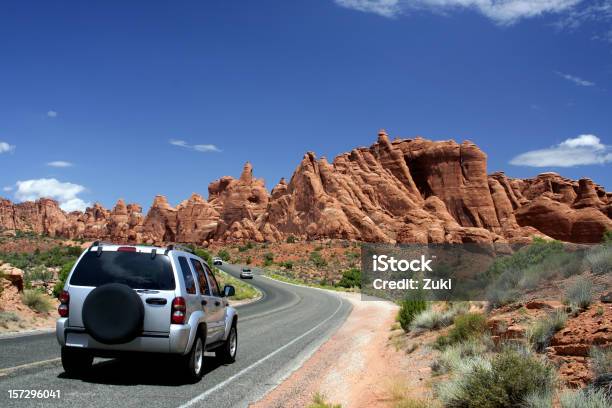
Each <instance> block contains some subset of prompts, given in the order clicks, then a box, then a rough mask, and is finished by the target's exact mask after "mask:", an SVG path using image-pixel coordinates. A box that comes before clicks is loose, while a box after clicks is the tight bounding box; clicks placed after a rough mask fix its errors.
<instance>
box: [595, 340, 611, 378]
mask: <svg viewBox="0 0 612 408" xmlns="http://www.w3.org/2000/svg"><path fill="white" fill-rule="evenodd" d="M590 355H591V358H592V362H591V366H592V367H593V373H594V374H595V377H599V376H600V375H603V374H609V373H612V347H608V348H600V347H593V348H592V349H591V352H590Z"/></svg>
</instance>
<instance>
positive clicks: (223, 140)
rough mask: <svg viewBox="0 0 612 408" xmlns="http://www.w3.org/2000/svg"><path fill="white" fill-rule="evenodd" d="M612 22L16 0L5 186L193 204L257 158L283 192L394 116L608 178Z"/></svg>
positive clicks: (495, 5)
mask: <svg viewBox="0 0 612 408" xmlns="http://www.w3.org/2000/svg"><path fill="white" fill-rule="evenodd" d="M127 3H129V4H127ZM611 23H612V0H603V1H580V0H547V1H540V0H335V1H334V0H309V1H301V2H298V1H295V2H294V1H286V0H276V1H272V0H258V1H256V2H255V1H232V0H223V1H205V2H202V1H184V2H157V1H147V2H140V3H138V2H114V1H106V2H98V3H97V4H91V2H88V3H87V4H85V3H83V2H68V1H60V2H48V1H45V2H43V1H40V2H30V1H22V2H12V4H4V5H3V6H2V12H1V13H0V57H1V61H2V62H1V67H2V68H1V70H0V73H1V75H0V90H1V91H0V188H3V190H4V191H0V196H5V197H7V198H10V199H12V200H16V201H19V200H25V199H31V198H35V197H37V196H40V195H51V196H53V197H55V198H57V199H59V200H60V201H61V202H62V204H63V206H64V208H67V209H73V208H80V207H82V206H83V205H85V204H87V203H91V202H95V201H99V202H101V203H103V204H104V205H105V206H112V205H113V204H114V202H115V201H116V200H117V199H118V198H120V197H121V198H124V199H126V200H127V201H129V202H138V203H140V204H142V205H143V206H144V207H145V208H146V207H148V206H149V205H150V203H151V201H152V199H153V196H154V195H155V194H164V195H166V196H168V198H169V200H170V202H171V203H172V204H178V202H180V201H181V200H182V199H185V198H187V197H188V196H189V195H190V194H191V193H192V192H199V193H201V194H203V195H204V196H207V187H208V184H209V183H210V182H211V181H213V180H214V179H217V178H219V177H220V176H223V175H234V176H238V175H239V174H240V171H241V169H242V165H243V163H244V162H245V161H247V160H249V161H251V162H252V163H253V166H254V171H255V175H256V176H258V177H263V178H264V179H265V180H266V183H267V186H268V188H271V187H273V186H274V184H276V183H277V182H278V180H279V179H280V177H282V176H284V177H290V176H291V174H292V172H293V170H294V168H295V167H296V166H297V164H298V163H299V161H300V160H301V158H302V156H303V154H304V153H305V152H306V151H315V152H316V153H317V154H318V155H319V156H323V155H324V156H327V157H329V158H332V157H334V156H335V155H337V154H339V153H342V152H344V151H348V150H350V149H351V148H352V147H355V146H364V145H370V144H371V143H373V142H374V141H375V138H376V133H377V131H378V129H380V128H385V129H387V131H388V132H389V134H390V135H391V136H392V137H395V136H400V137H412V136H416V135H421V136H423V137H427V138H431V139H435V140H446V139H451V138H452V139H455V140H457V141H461V140H464V139H469V140H472V141H474V142H475V143H477V144H478V145H479V146H480V147H481V148H482V149H483V150H484V151H485V152H487V154H488V156H489V166H488V167H489V172H493V171H497V170H503V171H505V172H506V173H507V174H508V175H510V176H514V177H530V176H534V175H536V174H538V173H540V172H543V171H557V172H559V173H561V174H562V175H564V176H567V177H571V178H579V177H581V176H588V177H591V178H593V179H594V180H595V182H597V183H599V184H602V185H604V186H606V187H607V188H608V189H609V188H610V187H611V186H612V176H611V172H610V167H611V166H610V164H611V162H612V153H611V150H610V146H609V145H610V144H612V121H611V120H610V118H611V117H612V115H611V112H612V99H611V89H610V84H611V81H610V80H611V79H612V24H611ZM171 142H172V143H171ZM534 166H543V167H534ZM53 180H55V181H53Z"/></svg>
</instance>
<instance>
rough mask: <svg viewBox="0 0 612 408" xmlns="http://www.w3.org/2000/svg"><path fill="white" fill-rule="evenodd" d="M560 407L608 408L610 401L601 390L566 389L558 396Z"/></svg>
mask: <svg viewBox="0 0 612 408" xmlns="http://www.w3.org/2000/svg"><path fill="white" fill-rule="evenodd" d="M559 402H560V403H561V408H609V407H610V401H609V400H608V399H607V398H606V395H605V393H604V392H603V391H601V390H593V389H585V390H580V391H566V392H564V393H562V394H561V395H560V397H559Z"/></svg>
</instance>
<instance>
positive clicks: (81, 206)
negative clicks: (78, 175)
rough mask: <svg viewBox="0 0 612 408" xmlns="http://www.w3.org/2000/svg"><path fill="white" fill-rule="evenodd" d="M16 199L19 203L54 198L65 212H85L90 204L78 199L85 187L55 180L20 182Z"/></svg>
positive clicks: (17, 185) (17, 184) (43, 179)
mask: <svg viewBox="0 0 612 408" xmlns="http://www.w3.org/2000/svg"><path fill="white" fill-rule="evenodd" d="M15 185H16V187H17V190H16V191H15V198H16V199H17V200H19V201H34V200H37V199H39V198H41V197H46V198H53V199H54V200H57V201H58V202H59V204H60V208H61V209H62V210H64V211H83V210H85V208H86V207H88V206H90V205H91V204H90V203H86V202H85V201H83V200H82V199H81V198H79V197H78V195H79V194H81V193H82V192H84V191H85V187H83V186H81V185H79V184H74V183H63V182H61V181H58V180H56V179H54V178H49V179H46V178H41V179H34V180H25V181H18V182H17V183H16V184H15Z"/></svg>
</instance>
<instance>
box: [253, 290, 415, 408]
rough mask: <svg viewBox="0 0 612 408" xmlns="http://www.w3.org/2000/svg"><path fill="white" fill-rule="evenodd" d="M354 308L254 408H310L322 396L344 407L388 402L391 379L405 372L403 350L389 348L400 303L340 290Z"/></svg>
mask: <svg viewBox="0 0 612 408" xmlns="http://www.w3.org/2000/svg"><path fill="white" fill-rule="evenodd" d="M337 295H338V296H341V297H342V298H344V299H346V300H348V301H349V302H350V303H351V304H352V305H353V309H352V312H351V314H350V315H349V317H348V318H347V320H346V321H345V322H344V324H343V325H342V326H341V327H340V328H339V329H338V331H337V332H336V333H335V334H333V335H332V336H331V337H330V338H329V339H328V340H327V341H326V342H325V343H324V344H323V345H322V346H321V347H320V348H319V349H318V350H317V351H316V352H315V353H314V354H313V355H312V356H311V357H310V358H309V359H308V360H307V361H306V362H305V363H304V364H303V365H302V366H301V367H300V368H298V369H297V370H296V371H295V372H293V373H292V374H291V375H290V376H289V377H288V378H287V379H286V380H285V381H284V382H282V383H281V384H280V385H279V386H277V387H276V388H275V389H274V390H272V391H271V392H270V393H268V394H267V395H266V396H265V397H264V398H262V399H261V400H260V401H258V402H257V403H255V404H253V405H251V406H252V407H257V408H263V407H304V406H308V405H309V404H310V403H311V402H312V399H313V397H314V395H316V394H317V393H318V394H321V395H324V396H325V399H326V400H327V401H329V402H331V403H336V404H341V405H342V406H343V407H372V406H377V405H384V404H383V401H384V400H385V399H386V395H387V393H388V388H389V386H390V384H388V381H381V378H385V379H392V378H394V377H396V376H398V377H399V376H400V375H401V369H400V367H399V364H398V365H394V364H393V361H396V362H398V363H399V361H401V358H402V356H401V355H402V354H404V353H402V352H400V351H396V350H395V349H394V348H393V347H390V346H389V342H388V337H389V327H390V326H391V325H392V324H393V321H394V318H395V315H396V313H397V310H398V308H397V306H396V305H394V304H393V303H390V302H386V301H362V300H361V295H360V294H357V293H337Z"/></svg>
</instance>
